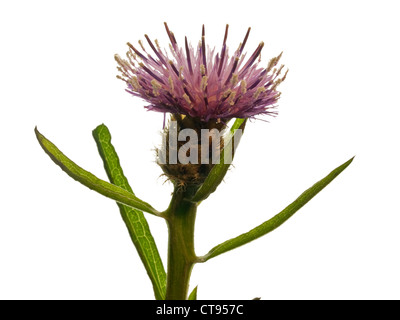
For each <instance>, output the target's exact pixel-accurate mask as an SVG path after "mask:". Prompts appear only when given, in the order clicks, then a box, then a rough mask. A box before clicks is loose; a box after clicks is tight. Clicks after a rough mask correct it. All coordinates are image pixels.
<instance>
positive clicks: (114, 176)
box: [93, 124, 166, 300]
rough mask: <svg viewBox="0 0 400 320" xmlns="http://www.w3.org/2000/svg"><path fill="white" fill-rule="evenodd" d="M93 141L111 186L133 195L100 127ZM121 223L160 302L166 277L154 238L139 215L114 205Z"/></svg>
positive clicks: (142, 217) (109, 136)
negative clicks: (118, 211)
mask: <svg viewBox="0 0 400 320" xmlns="http://www.w3.org/2000/svg"><path fill="white" fill-rule="evenodd" d="M93 137H94V139H95V141H96V144H97V148H98V150H99V153H100V156H101V158H102V160H103V163H104V168H105V170H106V172H107V175H108V178H109V180H110V182H111V183H113V184H115V185H117V186H118V187H121V188H123V189H125V190H127V191H129V192H131V193H132V194H133V191H132V188H131V187H130V185H129V182H128V180H127V178H126V177H125V175H124V172H123V170H122V168H121V165H120V161H119V158H118V155H117V153H116V151H115V149H114V146H113V145H112V143H111V134H110V131H109V130H108V128H107V127H106V126H105V125H104V124H102V125H99V126H98V127H97V128H96V129H94V130H93ZM117 204H118V207H119V209H120V213H121V216H122V219H123V220H124V222H125V224H126V227H127V228H128V231H129V234H130V236H131V239H132V242H133V244H134V245H135V247H136V250H137V252H138V254H139V256H140V259H141V260H142V263H143V265H144V267H145V269H146V271H147V274H148V275H149V278H150V280H151V282H152V284H153V290H154V295H155V297H156V299H157V300H164V299H165V293H166V273H165V269H164V266H163V263H162V260H161V258H160V254H159V252H158V249H157V246H156V243H155V241H154V238H153V236H152V234H151V232H150V228H149V225H148V223H147V220H146V218H145V217H144V215H143V212H142V211H140V210H137V209H133V208H131V207H127V206H125V205H122V204H120V203H117Z"/></svg>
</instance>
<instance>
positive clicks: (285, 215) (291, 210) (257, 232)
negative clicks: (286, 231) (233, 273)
mask: <svg viewBox="0 0 400 320" xmlns="http://www.w3.org/2000/svg"><path fill="white" fill-rule="evenodd" d="M353 159H354V157H353V158H351V159H350V160H348V161H347V162H345V163H344V164H342V165H341V166H339V167H337V168H336V169H335V170H333V171H332V172H331V173H329V174H328V175H327V176H326V177H325V178H323V179H322V180H320V181H319V182H317V183H316V184H314V185H313V186H312V187H311V188H309V189H307V190H306V191H304V192H303V193H302V194H301V195H300V196H299V197H298V198H297V199H296V200H295V201H294V202H292V203H291V204H290V205H289V206H287V207H286V208H285V209H283V210H282V211H281V212H280V213H278V214H277V215H276V216H274V217H272V218H271V219H269V220H268V221H266V222H264V223H262V224H261V225H259V226H258V227H256V228H254V229H252V230H250V231H249V232H246V233H243V234H241V235H240V236H237V237H236V238H232V239H230V240H227V241H225V242H223V243H221V244H219V245H217V246H215V247H214V248H212V249H211V250H210V251H209V252H208V253H207V254H206V255H205V256H203V257H200V259H199V260H200V262H205V261H207V260H209V259H211V258H214V257H216V256H219V255H220V254H222V253H225V252H227V251H230V250H233V249H235V248H237V247H240V246H242V245H245V244H247V243H249V242H251V241H253V240H255V239H258V238H260V237H262V236H263V235H265V234H267V233H269V232H271V231H272V230H274V229H276V228H278V227H279V226H280V225H281V224H282V223H284V222H285V221H286V220H288V219H289V218H290V217H291V216H293V215H294V214H295V213H296V212H297V211H298V210H299V209H300V208H302V207H303V206H304V205H305V204H306V203H307V202H308V201H310V200H311V199H312V198H313V197H314V196H315V195H317V194H318V193H319V192H320V191H321V190H322V189H324V188H325V187H326V186H327V185H328V184H329V183H330V182H331V181H332V180H333V179H335V178H336V177H337V176H338V175H339V174H340V173H341V172H342V171H343V170H344V169H346V168H347V167H348V166H349V165H350V163H351V162H352V161H353Z"/></svg>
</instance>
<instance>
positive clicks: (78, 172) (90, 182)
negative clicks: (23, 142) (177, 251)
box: [35, 128, 160, 216]
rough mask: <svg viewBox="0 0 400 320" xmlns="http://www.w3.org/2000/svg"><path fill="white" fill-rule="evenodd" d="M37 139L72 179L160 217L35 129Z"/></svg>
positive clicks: (152, 209) (104, 194) (142, 202)
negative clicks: (83, 167)
mask: <svg viewBox="0 0 400 320" xmlns="http://www.w3.org/2000/svg"><path fill="white" fill-rule="evenodd" d="M35 133H36V137H37V139H38V141H39V143H40V145H41V146H42V148H43V150H44V151H45V152H46V153H47V154H48V155H49V156H50V158H51V159H52V160H53V161H54V162H55V163H56V164H57V165H58V166H60V168H61V169H62V170H64V171H65V172H66V173H67V174H68V175H69V176H70V177H71V178H73V179H75V180H76V181H78V182H80V183H82V184H83V185H84V186H86V187H88V188H89V189H92V190H94V191H96V192H98V193H100V194H102V195H103V196H106V197H108V198H111V199H113V200H115V201H117V202H119V203H122V204H125V205H127V206H130V207H133V208H136V209H139V210H142V211H145V212H148V213H151V214H154V215H156V216H160V212H159V211H157V210H156V209H154V208H153V207H152V206H151V205H149V204H148V203H146V202H144V201H142V200H140V199H139V198H137V197H136V196H135V195H133V194H132V193H130V192H128V191H126V190H124V189H122V188H120V187H117V186H116V185H113V184H111V183H109V182H106V181H104V180H101V179H99V178H97V177H96V176H95V175H93V174H92V173H90V172H88V171H86V170H84V169H82V168H81V167H79V166H78V165H77V164H75V163H74V162H72V161H71V160H70V159H68V158H67V157H66V156H65V155H64V154H63V153H62V152H61V151H60V150H59V149H58V148H57V147H56V146H55V145H54V144H53V143H52V142H50V141H49V140H47V139H46V137H44V136H43V135H42V134H41V133H40V132H39V131H38V130H37V128H35Z"/></svg>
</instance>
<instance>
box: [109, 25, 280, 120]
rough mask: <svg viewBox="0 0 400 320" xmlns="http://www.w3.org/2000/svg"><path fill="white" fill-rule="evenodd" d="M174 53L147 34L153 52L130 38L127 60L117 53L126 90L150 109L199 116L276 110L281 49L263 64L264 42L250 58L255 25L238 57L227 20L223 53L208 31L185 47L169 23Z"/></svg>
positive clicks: (213, 117)
mask: <svg viewBox="0 0 400 320" xmlns="http://www.w3.org/2000/svg"><path fill="white" fill-rule="evenodd" d="M164 24H165V29H166V31H167V34H168V37H169V40H170V42H171V44H170V54H169V53H167V50H162V49H161V48H160V46H159V44H158V41H157V40H155V41H154V43H153V42H152V41H151V40H150V38H149V37H148V36H147V35H145V38H146V40H147V42H148V45H149V46H150V48H151V50H152V51H153V52H154V55H153V56H152V55H151V54H150V53H149V52H148V51H147V50H146V49H145V47H144V45H143V43H142V41H139V45H140V47H141V48H142V52H141V51H139V50H138V49H137V48H135V47H134V46H133V45H131V44H130V43H128V46H129V51H128V52H127V60H126V59H122V58H121V57H119V56H118V55H116V56H115V59H116V61H117V62H118V64H119V67H118V70H119V71H120V72H121V75H119V76H117V77H118V78H119V79H122V80H123V81H125V82H126V84H127V86H128V88H127V89H126V91H127V92H129V93H131V94H132V95H134V96H137V97H140V98H142V99H144V100H146V101H147V102H148V103H149V105H147V106H146V108H147V109H149V110H153V111H158V112H163V113H166V112H169V113H172V114H182V115H186V116H190V117H192V118H197V119H199V120H200V121H203V122H208V121H210V120H217V121H220V120H222V121H229V120H230V119H231V118H254V117H255V116H257V115H262V114H267V115H273V114H275V111H273V108H274V107H275V106H276V102H277V101H278V99H279V96H280V92H279V91H277V90H276V88H277V86H278V85H279V84H280V83H281V82H282V81H283V80H284V79H285V77H286V74H287V71H286V73H285V74H284V75H283V77H281V78H279V76H280V74H281V71H282V69H283V67H284V66H283V65H281V66H279V67H277V64H278V62H279V60H280V58H281V55H282V53H281V54H280V55H279V56H277V57H275V58H272V59H271V60H270V61H269V63H268V65H267V67H266V68H262V67H259V63H260V58H261V50H262V48H263V46H264V43H263V42H261V43H260V44H259V45H258V47H257V49H256V50H255V51H254V52H253V54H252V55H251V56H250V58H248V59H245V57H246V54H245V53H243V49H244V47H245V45H246V42H247V39H248V36H249V33H250V28H249V29H248V31H247V33H246V35H245V37H244V40H243V42H242V43H240V45H239V47H238V49H237V50H236V51H235V52H234V54H233V56H229V53H228V47H227V45H226V40H227V36H228V25H227V26H226V29H225V36H224V39H223V43H222V49H221V51H220V52H216V50H215V48H214V49H210V48H209V46H206V44H205V30H204V26H203V29H202V36H201V41H200V42H199V44H198V46H197V47H196V48H194V47H193V46H191V45H190V44H189V43H188V41H187V38H186V37H185V47H184V48H181V47H179V46H178V43H177V41H176V39H175V36H174V34H173V33H172V32H171V31H170V30H169V28H168V26H167V24H166V23H164Z"/></svg>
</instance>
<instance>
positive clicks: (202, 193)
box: [191, 119, 247, 202]
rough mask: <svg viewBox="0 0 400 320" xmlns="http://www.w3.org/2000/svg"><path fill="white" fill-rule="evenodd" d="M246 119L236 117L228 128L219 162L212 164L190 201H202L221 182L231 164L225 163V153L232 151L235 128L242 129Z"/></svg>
mask: <svg viewBox="0 0 400 320" xmlns="http://www.w3.org/2000/svg"><path fill="white" fill-rule="evenodd" d="M246 120H247V119H236V121H235V122H234V124H233V125H232V127H231V129H230V130H229V132H228V134H227V137H225V148H224V149H223V150H222V151H221V155H220V163H219V164H215V165H214V167H213V168H212V169H211V172H210V173H209V175H208V176H207V178H206V180H205V181H204V183H203V185H202V186H201V187H200V188H199V190H198V191H197V192H196V194H195V195H194V196H193V198H192V199H191V201H193V202H200V201H203V200H204V199H207V198H208V196H209V195H210V194H211V193H213V192H214V191H215V190H216V189H217V187H218V186H219V184H220V183H221V182H222V180H223V179H224V177H225V174H226V172H227V171H228V169H229V167H230V165H231V164H230V163H227V164H225V153H226V152H232V151H234V150H232V149H233V146H232V142H233V139H234V134H235V132H236V130H237V129H241V130H243V129H244V127H245V125H246ZM237 144H238V142H237ZM227 146H230V147H232V148H229V149H228V150H227ZM232 158H233V153H232Z"/></svg>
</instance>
